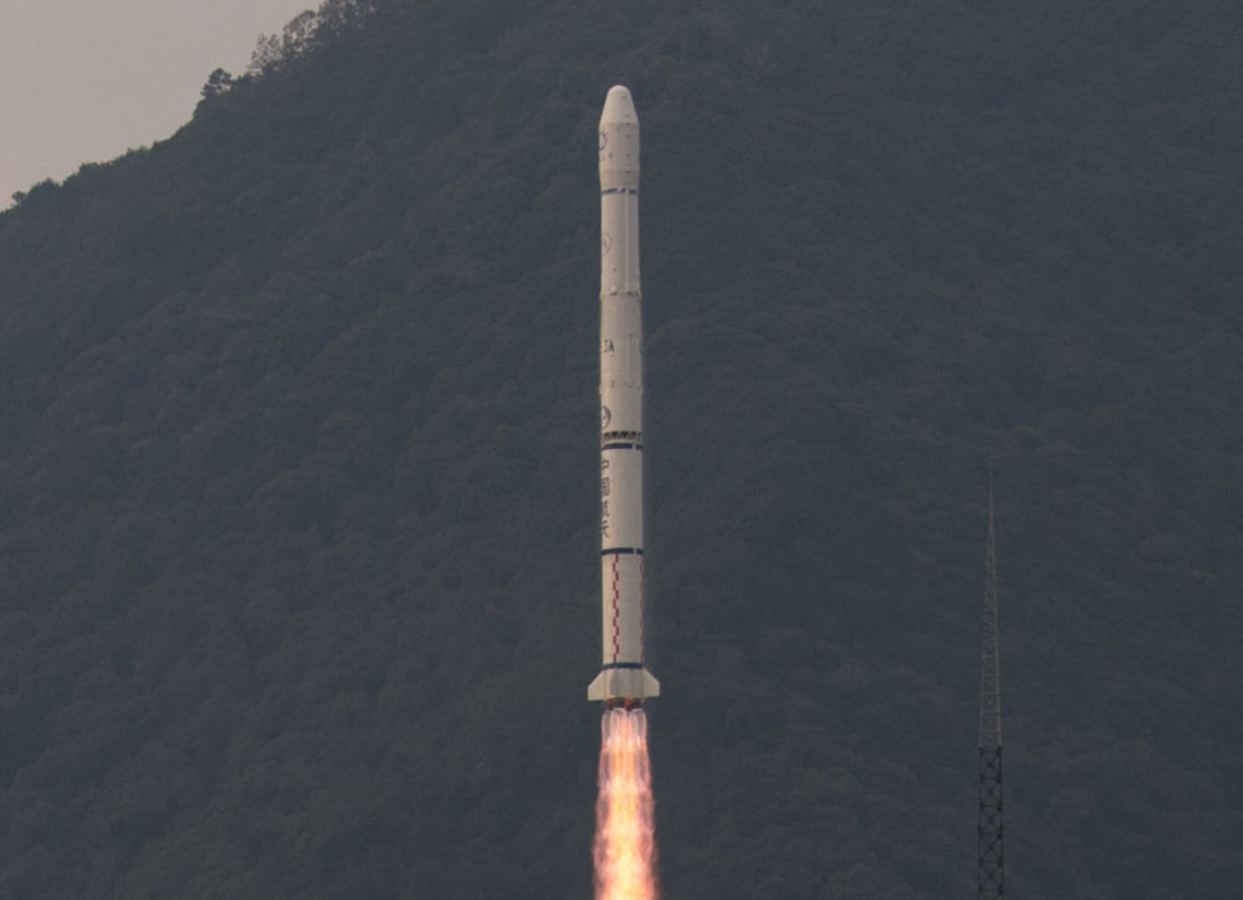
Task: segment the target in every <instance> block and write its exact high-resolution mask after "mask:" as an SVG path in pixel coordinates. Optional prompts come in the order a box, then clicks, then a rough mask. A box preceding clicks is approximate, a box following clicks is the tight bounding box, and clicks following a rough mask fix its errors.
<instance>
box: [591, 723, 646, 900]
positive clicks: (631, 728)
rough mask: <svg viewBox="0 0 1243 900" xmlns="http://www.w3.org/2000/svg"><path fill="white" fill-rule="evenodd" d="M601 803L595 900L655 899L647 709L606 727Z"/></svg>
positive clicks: (603, 726) (595, 850) (598, 807)
mask: <svg viewBox="0 0 1243 900" xmlns="http://www.w3.org/2000/svg"><path fill="white" fill-rule="evenodd" d="M600 731H601V745H600V776H599V782H600V796H599V799H598V800H597V801H596V841H595V847H594V848H593V853H594V856H595V864H596V900H656V896H657V891H656V815H655V813H656V801H655V799H654V798H653V796H652V779H651V765H650V763H649V762H648V756H647V717H646V716H645V715H644V714H643V710H642V709H633V710H625V709H611V710H609V711H608V712H606V713H605V714H604V720H603V722H602V723H601V728H600Z"/></svg>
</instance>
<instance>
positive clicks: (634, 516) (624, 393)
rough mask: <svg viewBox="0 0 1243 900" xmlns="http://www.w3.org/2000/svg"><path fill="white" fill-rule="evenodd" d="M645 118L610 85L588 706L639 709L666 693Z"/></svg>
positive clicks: (604, 122) (605, 117) (603, 131)
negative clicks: (654, 661) (643, 228)
mask: <svg viewBox="0 0 1243 900" xmlns="http://www.w3.org/2000/svg"><path fill="white" fill-rule="evenodd" d="M641 307H642V291H641V290H640V286H639V117H638V115H637V114H636V113H635V110H634V101H633V100H631V97H630V91H628V90H627V89H626V88H624V87H622V86H621V85H617V86H616V87H613V88H610V89H609V93H608V97H607V99H605V101H604V112H603V113H602V114H601V116H600V561H601V574H602V578H601V581H602V587H603V612H604V642H603V651H604V652H603V670H602V671H601V672H600V674H599V676H597V678H596V680H595V681H593V682H592V683H591V686H590V687H589V688H588V689H587V699H588V700H601V701H603V702H604V703H605V704H606V705H608V706H610V707H614V706H621V707H626V708H630V707H635V706H639V705H641V704H642V703H643V700H644V699H645V698H647V697H656V696H659V695H660V682H658V681H657V680H656V679H655V678H654V677H653V676H652V674H651V673H650V672H648V671H647V669H646V668H645V667H644V665H643V612H644V609H643V607H644V596H643V321H642V309H641Z"/></svg>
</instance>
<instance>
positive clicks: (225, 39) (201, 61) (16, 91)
mask: <svg viewBox="0 0 1243 900" xmlns="http://www.w3.org/2000/svg"><path fill="white" fill-rule="evenodd" d="M318 7H319V0H0V209H4V208H5V207H7V206H8V205H9V197H10V195H12V193H13V192H14V191H24V190H26V189H27V188H29V187H30V186H31V185H32V184H35V183H36V182H39V181H42V180H43V179H45V178H54V179H55V180H57V181H61V180H63V179H64V178H65V177H66V176H68V175H72V174H73V173H74V172H76V171H77V170H78V167H79V166H80V165H81V164H82V163H84V162H106V161H107V160H110V159H115V158H116V157H118V156H120V155H122V154H123V153H125V151H126V150H129V149H130V148H136V147H144V146H149V145H150V144H152V143H153V142H155V141H158V140H163V139H164V138H166V137H169V136H170V135H171V134H172V133H173V132H175V131H176V130H177V129H178V128H179V127H181V126H182V125H183V124H185V123H186V122H188V121H189V120H190V116H191V115H192V114H193V112H194V105H195V104H196V103H197V102H198V99H199V90H200V88H202V86H203V83H204V82H205V81H207V76H208V75H210V74H211V72H212V70H213V69H216V68H224V69H228V70H229V71H230V72H233V73H234V74H235V75H236V74H241V73H242V72H243V71H244V70H245V69H246V64H247V63H248V62H249V61H250V53H251V51H252V50H253V49H254V47H255V41H256V39H257V38H258V37H259V35H260V34H261V33H262V34H273V33H276V32H279V31H280V30H281V28H283V27H284V25H285V23H286V22H288V21H289V20H290V19H292V18H293V17H294V16H296V15H297V14H298V13H300V12H302V11H303V10H306V9H317V8H318Z"/></svg>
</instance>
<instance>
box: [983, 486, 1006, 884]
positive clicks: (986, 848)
mask: <svg viewBox="0 0 1243 900" xmlns="http://www.w3.org/2000/svg"><path fill="white" fill-rule="evenodd" d="M1002 833H1003V832H1002V823H1001V659H1000V652H999V649H998V642H997V542H996V538H995V534H994V531H993V485H992V480H991V479H990V480H989V485H988V550H987V553H986V556H985V567H984V641H983V650H982V653H981V659H980V813H979V880H978V882H977V885H978V890H977V894H976V896H977V897H978V898H979V900H1000V898H1003V897H1005V895H1006V888H1005V872H1004V867H1003V863H1004V861H1005V854H1004V853H1003V852H1002Z"/></svg>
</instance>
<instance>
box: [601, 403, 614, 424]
mask: <svg viewBox="0 0 1243 900" xmlns="http://www.w3.org/2000/svg"><path fill="white" fill-rule="evenodd" d="M612 421H613V410H611V409H609V408H608V407H607V406H601V407H600V427H601V428H608V427H609V424H610V423H612Z"/></svg>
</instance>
